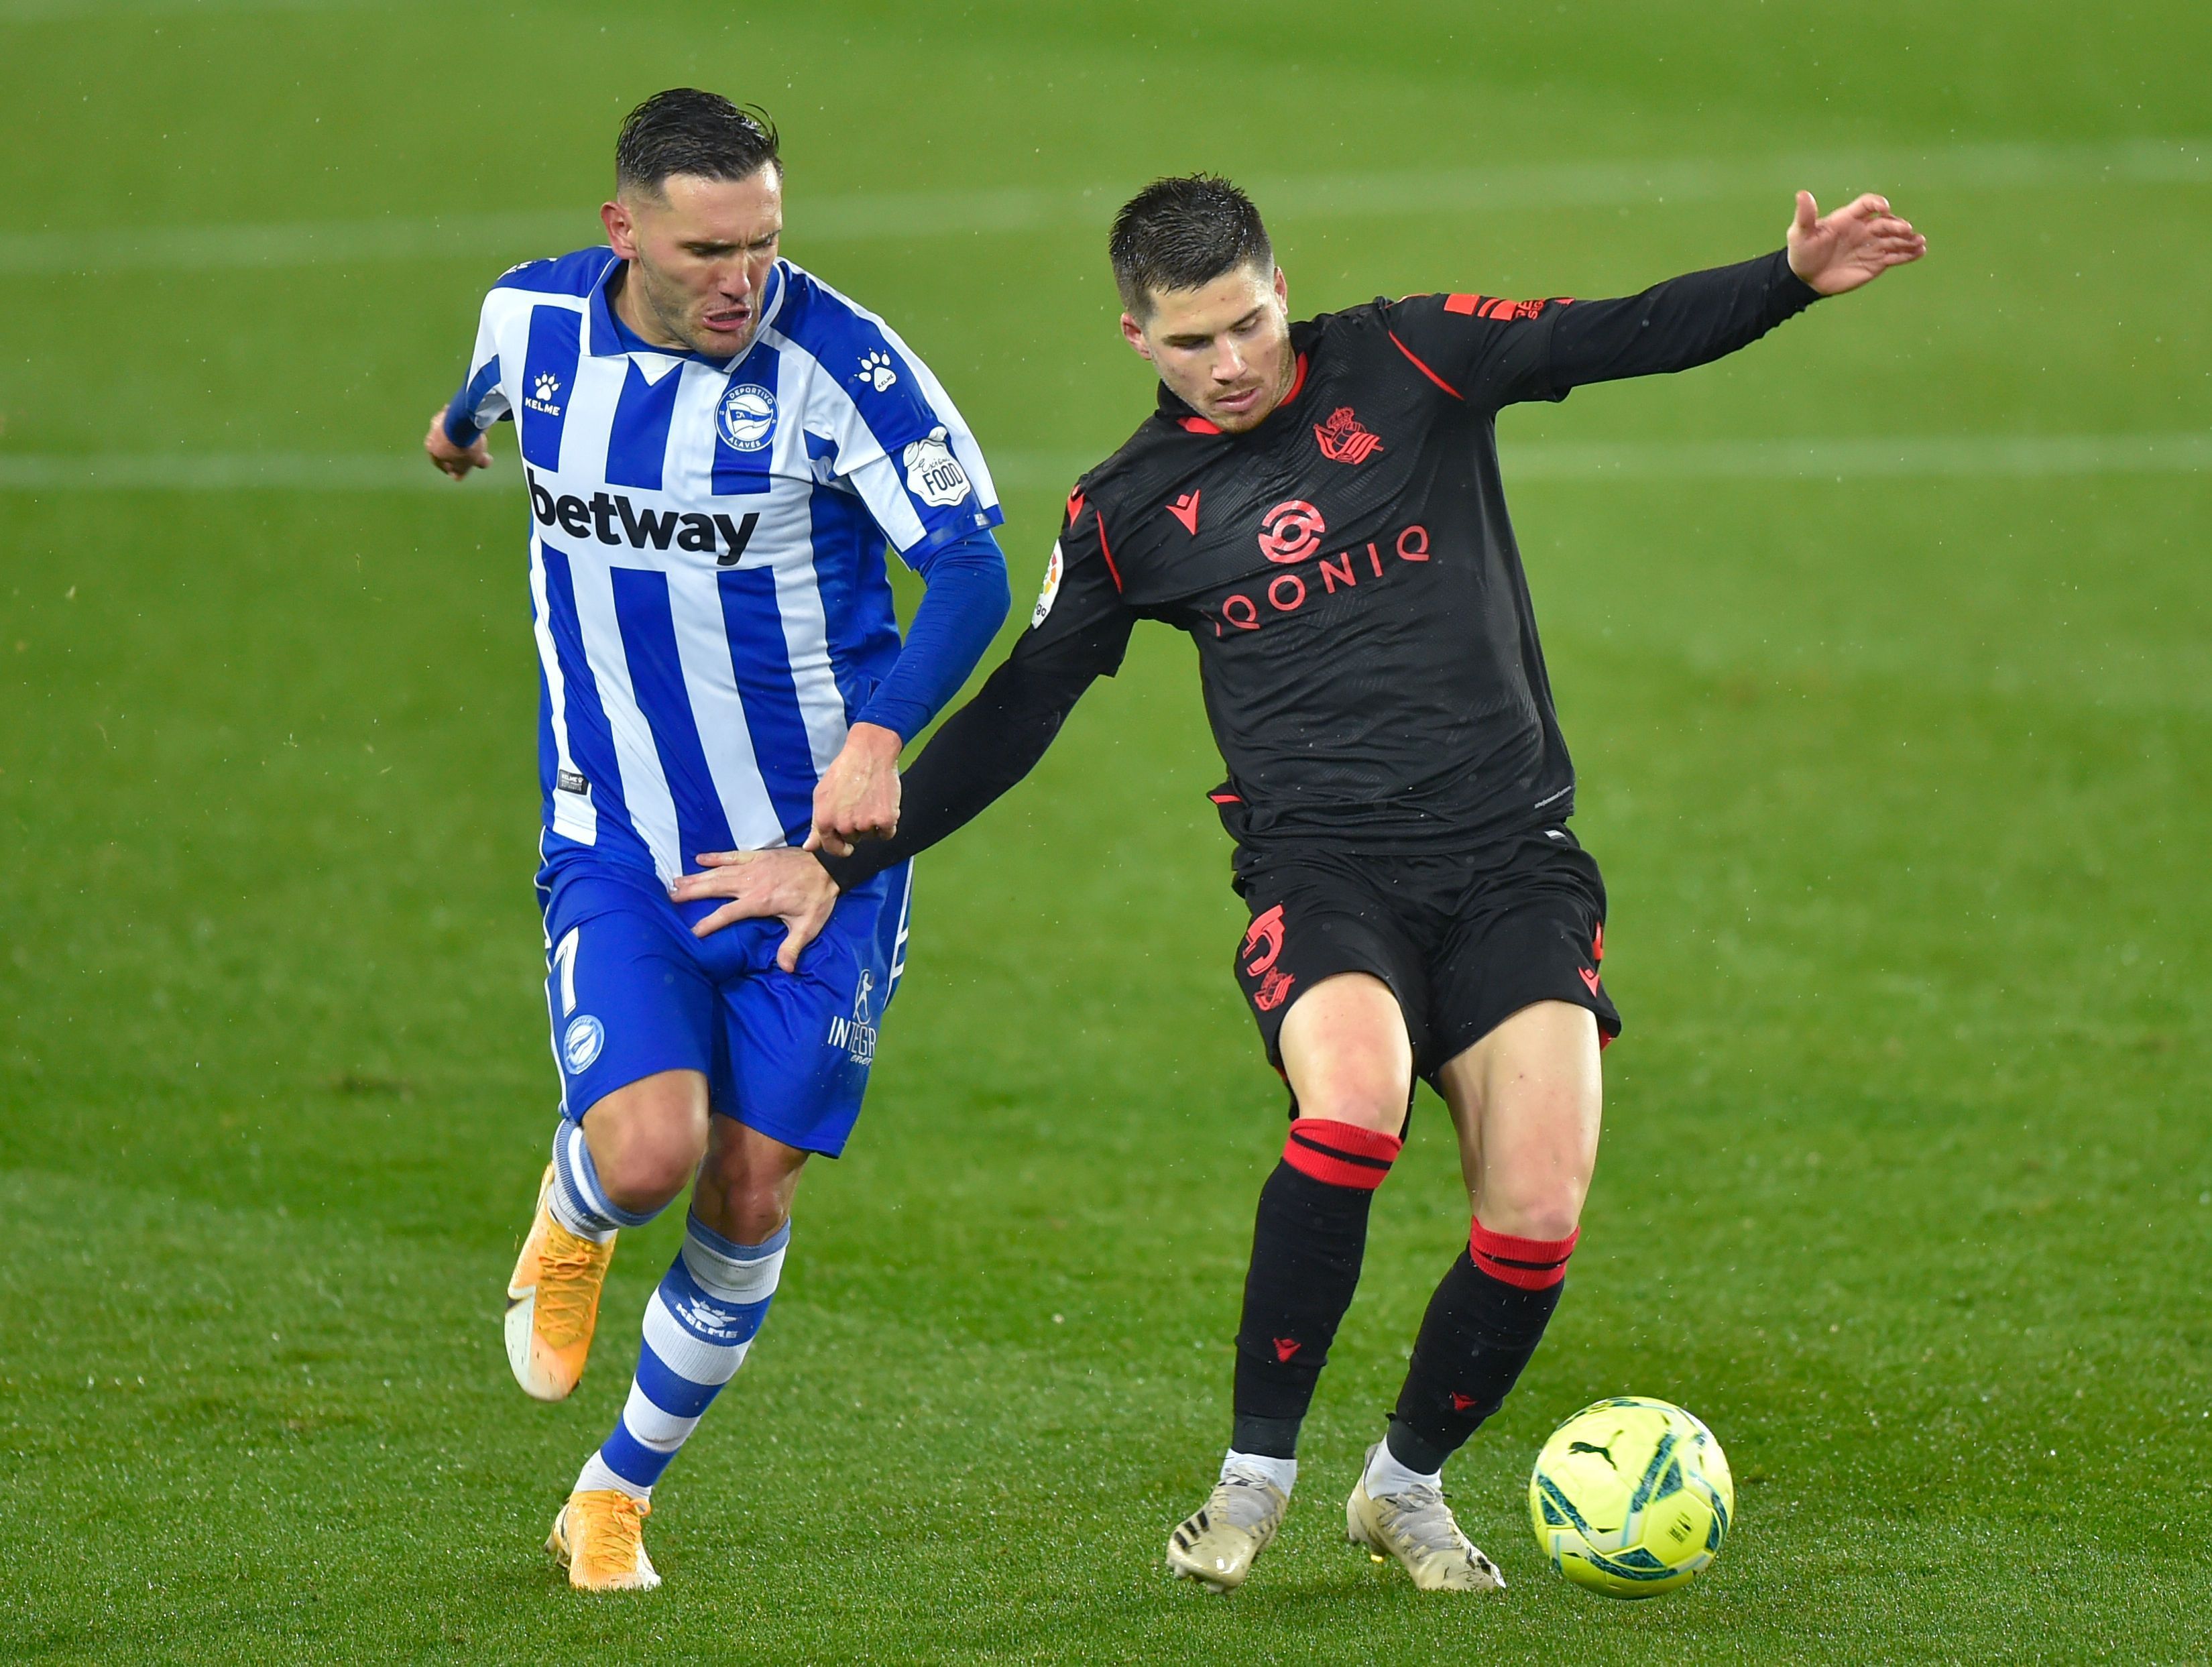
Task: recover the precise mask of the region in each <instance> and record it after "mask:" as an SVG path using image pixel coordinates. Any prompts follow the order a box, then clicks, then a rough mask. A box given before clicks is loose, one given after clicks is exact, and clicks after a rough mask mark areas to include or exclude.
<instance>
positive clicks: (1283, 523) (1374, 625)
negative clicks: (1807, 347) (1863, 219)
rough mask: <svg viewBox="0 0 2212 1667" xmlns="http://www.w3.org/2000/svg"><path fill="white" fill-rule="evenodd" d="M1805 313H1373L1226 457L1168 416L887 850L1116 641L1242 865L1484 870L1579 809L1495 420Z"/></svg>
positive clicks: (904, 844)
mask: <svg viewBox="0 0 2212 1667" xmlns="http://www.w3.org/2000/svg"><path fill="white" fill-rule="evenodd" d="M1813 300H1814V292H1813V291H1812V290H1811V289H1809V288H1808V287H1807V286H1806V285H1805V284H1804V283H1802V282H1801V281H1799V280H1798V279H1797V278H1796V276H1795V275H1794V274H1792V273H1791V272H1790V269H1789V265H1788V263H1787V260H1786V258H1785V257H1784V255H1783V254H1781V253H1779V252H1778V253H1776V254H1774V255H1771V256H1768V257H1765V258H1764V259H1759V260H1755V261H1748V262H1745V263H1743V264H1742V265H1737V266H1730V267H1723V268H1718V269H1716V270H1715V271H1708V272H1698V273H1692V274H1690V275H1688V276H1687V277H1680V278H1676V279H1674V280H1672V281H1670V282H1669V283H1662V284H1660V285H1658V286H1656V288H1654V289H1649V290H1646V291H1645V292H1644V293H1643V294H1642V295H1637V296H1633V297H1629V298H1627V299H1625V300H1620V301H1570V300H1568V299H1565V298H1555V299H1552V300H1547V301H1508V300H1503V299H1498V298H1493V297H1489V296H1485V295H1476V294H1471V293H1468V294H1449V295H1413V296H1408V297H1407V298H1406V299H1404V300H1402V301H1384V300H1380V299H1378V300H1376V301H1373V302H1371V303H1370V304H1368V305H1366V306H1363V307H1352V308H1349V309H1347V310H1346V311H1344V312H1341V313H1331V314H1327V315H1324V316H1322V317H1319V318H1316V319H1309V320H1306V321H1304V322H1302V323H1299V324H1297V325H1293V326H1292V327H1291V348H1292V350H1293V351H1294V353H1295V354H1296V356H1297V362H1296V368H1295V374H1294V380H1293V382H1292V385H1291V391H1290V393H1289V394H1288V396H1287V397H1286V398H1285V399H1284V400H1283V402H1282V404H1281V405H1279V406H1278V407H1277V408H1276V409H1275V410H1274V411H1272V412H1270V413H1269V414H1268V416H1267V418H1266V419H1265V420H1264V421H1262V422H1261V423H1259V424H1258V425H1257V426H1255V428H1253V429H1249V430H1248V431H1247V432H1245V433H1243V434H1236V435H1231V434H1225V433H1224V432H1222V431H1221V430H1220V429H1217V428H1216V427H1214V425H1213V424H1212V423H1208V422H1206V420H1205V419H1203V418H1202V417H1198V416H1197V415H1195V414H1194V412H1192V411H1190V410H1189V408H1188V407H1187V406H1185V405H1183V404H1182V402H1181V401H1180V400H1178V399H1176V398H1175V397H1174V396H1173V395H1172V394H1170V392H1168V391H1167V389H1166V387H1165V386H1162V387H1161V388H1160V390H1159V395H1158V409H1157V410H1156V411H1154V412H1153V413H1152V416H1151V417H1148V418H1146V421H1145V423H1144V424H1143V425H1142V426H1141V427H1140V428H1139V429H1138V430H1137V432H1136V433H1135V434H1134V435H1132V436H1131V437H1130V439H1129V441H1127V444H1125V445H1124V446H1122V447H1121V449H1120V450H1119V451H1117V452H1115V453H1114V455H1113V456H1112V457H1110V458H1109V459H1106V460H1105V461H1104V462H1103V463H1102V464H1100V465H1098V466H1097V468H1096V469H1093V470H1091V472H1089V473H1087V474H1085V476H1084V477H1083V478H1082V479H1081V480H1080V481H1079V482H1078V483H1077V485H1076V489H1075V490H1074V492H1073V495H1071V496H1070V497H1069V499H1068V502H1067V508H1066V514H1065V516H1064V518H1063V520H1062V523H1061V526H1060V538H1059V541H1058V544H1057V545H1056V546H1055V548H1054V552H1053V557H1052V562H1051V564H1050V567H1049V569H1048V574H1047V577H1046V581H1045V587H1044V593H1043V594H1042V596H1040V597H1039V599H1038V600H1037V605H1036V612H1035V614H1034V615H1033V617H1032V618H1031V621H1030V628H1029V630H1027V631H1026V632H1025V633H1024V636H1023V637H1022V639H1021V640H1020V642H1018V644H1017V645H1016V647H1015V649H1014V652H1013V654H1012V656H1010V657H1009V659H1008V660H1006V663H1005V664H1004V665H1002V666H1000V668H999V669H998V671H996V672H994V673H993V675H992V677H991V678H990V679H989V680H988V681H987V683H986V684H985V686H984V688H983V689H982V690H981V691H980V692H979V693H978V694H977V696H976V697H975V699H974V700H972V701H971V702H969V703H968V705H966V706H965V707H963V709H961V710H960V711H959V712H958V713H957V714H955V715H953V716H952V717H951V719H949V720H947V721H946V723H945V727H943V729H942V730H941V731H940V732H939V734H938V736H937V737H936V738H935V739H933V741H932V742H931V744H930V745H929V746H928V747H927V748H926V749H924V751H923V752H922V754H921V757H920V758H919V759H917V760H916V761H915V766H914V768H913V770H911V771H909V772H908V776H907V778H906V783H905V792H904V805H903V807H902V816H901V826H900V830H899V834H898V837H896V839H895V840H892V841H888V842H884V843H880V844H876V845H871V846H866V847H863V848H862V849H861V850H860V852H859V853H856V855H854V857H852V858H849V859H845V860H842V862H839V861H833V862H832V863H830V865H829V867H831V870H832V872H833V873H836V875H837V877H838V879H840V881H841V883H845V884H850V883H853V881H854V880H855V879H858V878H859V877H860V875H861V874H863V873H867V872H872V871H874V870H875V869H877V868H879V867H884V866H886V865H888V864H889V863H890V862H893V861H898V860H900V859H901V858H902V857H904V856H906V855H911V854H912V853H913V852H915V851H916V850H919V849H922V848H923V847H924V846H926V845H927V844H929V843H934V841H935V840H936V839H938V838H941V837H943V836H944V835H945V833H948V832H950V831H951V830H952V829H953V828H954V827H957V826H958V825H959V824H961V823H963V822H964V821H966V820H967V819H968V818H969V817H971V816H973V815H974V814H975V813H976V812H978V811H980V810H981V809H982V807H983V806H985V805H987V804H988V803H989V802H990V800H992V799H994V798H995V797H996V796H997V795H998V794H1000V793H1001V792H1003V791H1005V790H1006V788H1007V787H1009V786H1011V785H1012V782H1015V781H1017V780H1018V779H1019V778H1020V776H1022V775H1023V774H1024V773H1026V771H1027V770H1029V769H1030V766H1031V765H1032V764H1034V763H1035V762H1036V758H1037V757H1040V756H1042V753H1043V751H1044V749H1045V747H1046V746H1047V745H1048V744H1049V743H1050V741H1051V739H1052V737H1053V735H1054V733H1056V732H1057V730H1058V728H1059V726H1060V721H1061V720H1062V718H1063V717H1064V716H1065V715H1066V712H1067V710H1068V709H1069V708H1070V707H1072V706H1073V703H1074V702H1075V700H1076V698H1077V697H1079V695H1080V694H1081V693H1082V691H1083V690H1084V689H1085V688H1087V687H1088V686H1089V684H1090V683H1091V679H1092V678H1096V677H1098V676H1100V675H1110V674H1111V673H1112V672H1115V670H1116V669H1118V667H1119V666H1120V664H1121V657H1122V654H1123V651H1124V649H1125V648H1126V646H1127V642H1128V637H1129V632H1130V630H1131V629H1132V628H1133V626H1134V624H1136V622H1137V621H1138V620H1139V619H1147V618H1149V619H1158V620H1163V621H1164V622H1166V623H1167V624H1170V625H1173V626H1174V627H1176V629H1177V630H1182V631H1184V632H1186V633H1188V635H1189V636H1190V637H1191V639H1192V640H1193V642H1195V644H1196V645H1197V648H1198V657H1199V666H1200V681H1201V683H1202V685H1203V688H1204V693H1205V700H1206V715H1207V717H1208V719H1209V721H1211V724H1212V730H1213V735H1214V739H1215V741H1216V742H1217V744H1218V745H1219V747H1220V749H1221V756H1222V758H1223V761H1224V763H1225V764H1226V766H1227V769H1228V778H1227V780H1226V781H1225V782H1224V783H1223V784H1222V785H1221V787H1220V788H1218V789H1217V790H1216V791H1215V793H1214V794H1213V797H1214V799H1215V801H1216V802H1217V803H1218V805H1219V806H1221V808H1222V817H1223V820H1224V821H1225V824H1227V826H1228V827H1229V830H1230V831H1231V834H1232V835H1234V836H1235V837H1236V838H1237V842H1238V843H1239V845H1240V846H1241V847H1244V848H1247V849H1261V848H1266V847H1270V846H1274V845H1278V844H1281V843H1288V842H1296V841H1300V840H1308V841H1321V842H1325V843H1332V844H1342V845H1348V846H1352V847H1356V848H1358V849H1366V850H1372V851H1376V852H1384V853H1387V852H1391V851H1401V852H1413V851H1425V850H1437V849H1451V848H1455V847H1459V846H1468V845H1474V844H1478V843H1486V842H1488V841H1490V840H1492V839H1493V838H1497V837H1503V836H1505V835H1508V834H1510V833H1512V832H1515V831H1518V830H1523V829H1528V828H1531V827H1534V826H1537V825H1557V824H1559V823H1561V822H1563V821H1564V820H1565V818H1566V817H1567V816H1568V815H1569V813H1570V812H1571V811H1572V809H1573V803H1574V771H1573V767H1572V765H1571V763H1570V762H1569V759H1568V756H1567V749H1566V745H1565V741H1564V740H1563V739H1562V738H1561V736H1560V734H1559V725H1558V722H1557V721H1556V719H1555V718H1554V716H1553V708H1552V696H1551V689H1550V685H1549V683H1548V681H1547V678H1546V675H1545V670H1544V658H1543V652H1542V649H1541V647H1540V646H1539V644H1538V642H1537V636H1536V623H1535V616H1534V611H1533V609H1532V608H1531V606H1530V605H1529V599H1528V583H1527V581H1526V579H1525V578H1524V576H1523V575H1522V567H1521V558H1520V554H1519V551H1518V550H1517V548H1516V545H1515V543H1514V538H1513V528H1512V524H1511V522H1510V519H1509V518H1508V516H1507V514H1506V508H1505V496H1504V488H1503V485H1502V484H1501V482H1500V480H1499V477H1498V451H1497V444H1496V439H1495V434H1494V423H1495V418H1496V414H1497V412H1498V410H1499V409H1500V408H1502V407H1504V406H1505V405H1511V404H1513V403H1515V402H1516V401H1521V400H1529V399H1547V400H1550V399H1560V398H1565V396H1566V394H1567V392H1568V391H1569V390H1570V389H1571V388H1572V387H1574V386H1577V385H1579V384H1582V383H1585V382H1595V381H1602V380H1612V379H1614V378H1618V377H1624V376H1633V375H1640V374H1649V373H1651V372H1655V371H1666V370H1679V369H1683V368H1687V367H1689V366H1691V365H1695V364H1701V363H1704V362H1707V361H1709V360H1711V359H1714V358H1717V357H1719V356H1722V355H1723V354H1725V353H1728V352H1730V351H1733V350H1735V349H1736V348H1738V347H1741V346H1743V345H1745V344H1747V343H1749V342H1751V341H1753V340H1755V339H1756V338H1758V337H1759V336H1760V335H1763V334H1764V333H1765V332H1766V331H1768V330H1770V329H1771V328H1772V327H1773V326H1774V325H1777V324H1778V323H1780V322H1782V321H1783V320H1784V319H1787V318H1789V317H1790V315H1791V314H1793V313H1796V312H1798V311H1800V310H1802V308H1803V307H1805V306H1807V305H1808V304H1809V303H1810V302H1811V301H1813Z"/></svg>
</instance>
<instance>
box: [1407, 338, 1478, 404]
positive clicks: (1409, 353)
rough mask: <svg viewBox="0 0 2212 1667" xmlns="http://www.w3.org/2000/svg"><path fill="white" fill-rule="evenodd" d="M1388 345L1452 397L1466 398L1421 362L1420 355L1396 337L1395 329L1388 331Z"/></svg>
mask: <svg viewBox="0 0 2212 1667" xmlns="http://www.w3.org/2000/svg"><path fill="white" fill-rule="evenodd" d="M1390 345H1391V346H1393V347H1395V348H1396V349H1397V350H1398V351H1399V352H1401V353H1402V354H1404V355H1405V356H1407V358H1408V359H1411V360H1412V361H1413V368H1414V369H1415V370H1418V371H1419V372H1420V373H1421V374H1422V375H1424V376H1425V377H1427V378H1428V379H1429V380H1431V382H1434V383H1435V384H1436V385H1437V386H1438V387H1440V388H1442V389H1443V391H1444V392H1446V393H1449V395H1451V397H1452V398H1455V399H1464V398H1467V396H1466V395H1465V394H1463V393H1462V392H1460V391H1459V390H1458V389H1457V388H1455V387H1454V386H1452V385H1451V384H1450V383H1449V382H1447V381H1446V380H1444V379H1443V377H1441V376H1439V375H1437V374H1436V372H1434V371H1433V370H1431V369H1430V368H1428V367H1427V366H1426V365H1425V364H1423V363H1422V362H1421V356H1420V355H1419V354H1418V353H1416V352H1414V351H1413V349H1412V348H1410V347H1407V345H1406V344H1405V343H1403V342H1401V341H1400V340H1399V339H1398V332H1396V331H1395V330H1394V331H1392V332H1390Z"/></svg>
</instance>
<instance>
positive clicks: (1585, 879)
mask: <svg viewBox="0 0 2212 1667" xmlns="http://www.w3.org/2000/svg"><path fill="white" fill-rule="evenodd" d="M1236 884H1237V891H1238V893H1239V894H1240V895H1241V896H1242V897H1243V899H1244V902H1245V904H1246V906H1247V907H1248V908H1249V909H1250V910H1251V911H1252V925H1251V928H1250V929H1249V931H1247V932H1246V933H1245V934H1244V938H1243V942H1242V943H1240V944H1239V945H1238V946H1237V985H1238V987H1239V988H1240V989H1243V992H1244V999H1245V1000H1246V1001H1248V1002H1249V1003H1250V1004H1251V1007H1252V1017H1253V1018H1254V1019H1255V1020H1257V1021H1258V1023H1259V1026H1260V1035H1261V1039H1262V1040H1263V1041H1264V1042H1265V1043H1267V1058H1268V1061H1269V1062H1270V1063H1272V1064H1273V1066H1274V1067H1275V1068H1276V1069H1278V1070H1280V1069H1281V1068H1282V1064H1283V1055H1282V1048H1281V1034H1282V1027H1283V1016H1284V1014H1285V1013H1288V1012H1289V1011H1290V1008H1291V1003H1292V1002H1294V1001H1296V1000H1297V998H1298V997H1299V996H1300V995H1304V993H1305V992H1306V991H1307V990H1309V989H1312V988H1313V987H1314V986H1315V985H1316V984H1317V983H1320V982H1321V981H1322V979H1324V978H1328V977H1332V976H1334V975H1336V974H1337V973H1340V972H1371V973H1373V974H1374V975H1375V976H1376V977H1377V978H1380V979H1381V980H1382V981H1383V983H1386V984H1388V985H1389V987H1390V989H1391V991H1392V992H1393V993H1394V994H1395V995H1396V996H1397V998H1398V1006H1399V1007H1400V1008H1401V1009H1402V1010H1403V1012H1404V1013H1405V1015H1406V1028H1407V1032H1408V1033H1409V1034H1410V1035H1411V1037H1412V1038H1413V1068H1414V1069H1415V1071H1416V1072H1418V1073H1419V1074H1420V1075H1421V1076H1422V1077H1424V1078H1425V1079H1427V1080H1430V1081H1431V1083H1433V1082H1434V1080H1435V1078H1436V1073H1437V1071H1438V1070H1440V1069H1441V1068H1443V1066H1444V1065H1445V1063H1446V1062H1449V1061H1450V1060H1451V1059H1452V1058H1454V1057H1455V1056H1457V1055H1458V1054H1460V1053H1462V1052H1463V1051H1464V1050H1465V1049H1468V1048H1469V1047H1471V1046H1473V1045H1474V1043H1477V1042H1480V1040H1482V1038H1483V1037H1486V1036H1487V1035H1489V1034H1490V1032H1491V1031H1493V1030H1495V1029H1496V1028H1497V1027H1498V1025H1499V1024H1501V1023H1502V1022H1503V1021H1504V1020H1505V1019H1508V1018H1510V1017H1511V1016H1512V1015H1513V1014H1514V1013H1518V1012H1519V1011H1520V1010H1521V1009H1522V1008H1523V1007H1528V1005H1529V1004H1530V1003H1532V1002H1535V1001H1571V1002H1573V1003H1574V1004H1575V1005H1576V1006H1577V1007H1588V1008H1589V1010H1590V1012H1592V1013H1595V1014H1596V1015H1597V1023H1598V1030H1599V1032H1600V1036H1601V1041H1610V1040H1611V1039H1612V1038H1613V1037H1616V1036H1618V1035H1620V1013H1618V1012H1616V1011H1615V1010H1614V1008H1613V1001H1612V998H1611V997H1610V996H1608V995H1607V994H1606V992H1605V987H1604V985H1603V983H1601V981H1600V979H1599V976H1598V973H1599V963H1600V961H1601V958H1603V956H1604V953H1605V882H1604V880H1603V879H1601V878H1600V877H1599V874H1598V869H1597V864H1596V863H1595V861H1592V860H1591V857H1590V855H1589V852H1587V851H1585V850H1583V848H1582V847H1581V846H1580V845H1579V844H1577V843H1576V841H1575V837H1574V836H1573V835H1572V834H1571V833H1569V832H1567V830H1565V829H1564V828H1553V829H1545V830H1540V831H1537V832H1534V833H1530V834H1526V835H1520V836H1516V837H1512V838H1510V839H1507V840H1504V841H1503V842H1501V843H1497V844H1492V845H1486V846H1484V847H1481V848H1480V849H1471V850H1468V851H1465V852H1460V853H1455V854H1453V855H1423V856H1375V855H1367V854H1364V853H1360V852H1356V851H1351V850H1346V849H1342V848H1328V847H1321V846H1312V845H1309V846H1301V847H1294V848H1291V849H1281V850H1272V851H1268V852H1266V853H1264V854H1259V853H1254V852H1251V851H1249V849H1248V850H1246V851H1244V852H1242V853H1240V854H1239V861H1238V864H1237V881H1236Z"/></svg>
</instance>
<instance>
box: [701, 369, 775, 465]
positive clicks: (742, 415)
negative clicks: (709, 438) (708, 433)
mask: <svg viewBox="0 0 2212 1667" xmlns="http://www.w3.org/2000/svg"><path fill="white" fill-rule="evenodd" d="M714 420H715V423H716V424H717V426H719V427H720V429H721V431H722V439H723V440H724V441H726V443H727V444H728V446H729V447H730V449H731V450H732V451H737V452H757V451H758V450H760V448H761V447H763V446H765V445H767V444H768V442H769V439H770V438H771V437H772V436H773V435H775V395H774V394H773V393H770V392H769V391H768V390H767V389H766V388H764V387H763V386H761V385H760V384H759V383H758V382H739V383H737V384H736V385H735V386H732V388H731V389H730V391H729V392H726V393H725V394H724V395H723V396H722V403H721V405H720V408H719V409H717V411H715V413H714Z"/></svg>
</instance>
